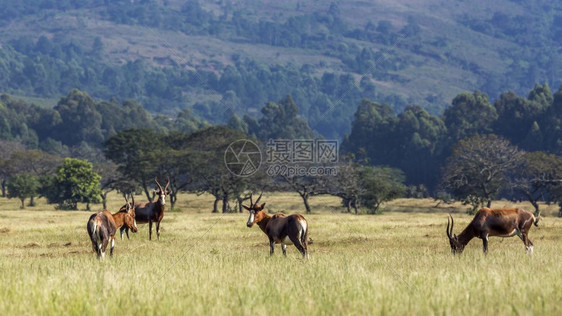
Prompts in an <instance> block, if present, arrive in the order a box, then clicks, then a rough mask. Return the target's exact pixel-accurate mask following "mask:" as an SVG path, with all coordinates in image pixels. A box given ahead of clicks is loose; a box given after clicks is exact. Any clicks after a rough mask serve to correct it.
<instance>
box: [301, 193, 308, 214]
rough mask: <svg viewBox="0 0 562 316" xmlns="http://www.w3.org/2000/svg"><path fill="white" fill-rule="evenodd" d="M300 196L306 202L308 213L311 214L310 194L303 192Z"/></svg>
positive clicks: (305, 206)
mask: <svg viewBox="0 0 562 316" xmlns="http://www.w3.org/2000/svg"><path fill="white" fill-rule="evenodd" d="M300 196H301V198H302V201H303V202H304V208H305V209H306V213H307V214H309V213H310V205H309V204H308V194H306V193H303V194H301V195H300Z"/></svg>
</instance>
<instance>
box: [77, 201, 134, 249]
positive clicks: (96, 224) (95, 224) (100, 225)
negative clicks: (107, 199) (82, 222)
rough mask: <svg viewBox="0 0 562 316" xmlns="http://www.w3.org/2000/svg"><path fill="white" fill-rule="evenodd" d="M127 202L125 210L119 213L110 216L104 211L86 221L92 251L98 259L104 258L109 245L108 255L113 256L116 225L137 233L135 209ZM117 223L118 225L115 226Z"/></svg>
mask: <svg viewBox="0 0 562 316" xmlns="http://www.w3.org/2000/svg"><path fill="white" fill-rule="evenodd" d="M132 205H133V204H130V203H129V202H128V201H127V206H128V207H127V210H125V211H119V212H117V213H115V214H111V213H110V212H109V211H107V210H104V211H101V212H98V213H95V214H92V216H90V219H89V220H88V225H87V229H88V234H89V235H90V240H91V241H92V249H93V250H94V252H95V253H97V255H98V258H101V259H104V258H105V250H106V248H107V245H108V244H109V243H111V246H110V251H109V255H110V256H113V248H114V247H115V232H116V231H117V228H118V227H119V226H118V225H124V226H127V227H128V228H130V229H131V230H132V231H133V232H136V231H137V226H136V223H135V219H134V216H135V209H134V208H133V207H132ZM117 223H119V224H117Z"/></svg>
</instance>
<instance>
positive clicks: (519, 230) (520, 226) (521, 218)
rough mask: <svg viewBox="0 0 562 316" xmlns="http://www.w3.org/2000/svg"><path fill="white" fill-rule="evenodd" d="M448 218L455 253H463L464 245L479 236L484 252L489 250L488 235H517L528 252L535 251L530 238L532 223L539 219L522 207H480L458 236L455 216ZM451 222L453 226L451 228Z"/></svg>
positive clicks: (449, 233) (452, 247) (449, 235)
mask: <svg viewBox="0 0 562 316" xmlns="http://www.w3.org/2000/svg"><path fill="white" fill-rule="evenodd" d="M449 217H450V218H451V220H450V222H449V219H447V237H448V238H449V243H450V244H451V250H452V252H453V254H456V253H459V254H460V253H462V251H463V250H464V247H465V246H466V245H467V244H468V243H469V242H470V241H471V240H472V238H474V237H477V238H480V239H482V243H483V250H484V253H487V252H488V237H490V236H499V237H513V236H515V235H517V236H518V237H519V238H521V240H522V241H523V243H524V244H525V249H526V251H527V254H529V253H533V243H532V242H531V240H530V239H529V236H528V235H529V229H530V228H531V225H532V224H535V226H537V222H538V220H537V219H535V216H533V214H532V213H530V212H527V211H525V210H522V209H520V208H514V209H489V208H482V209H480V210H479V211H478V212H477V213H476V215H475V216H474V218H473V219H472V221H471V222H470V224H468V226H466V228H465V229H464V230H463V231H462V232H461V233H460V234H459V235H458V236H457V235H453V225H454V221H453V217H452V216H451V214H449ZM449 224H450V226H451V228H450V229H449Z"/></svg>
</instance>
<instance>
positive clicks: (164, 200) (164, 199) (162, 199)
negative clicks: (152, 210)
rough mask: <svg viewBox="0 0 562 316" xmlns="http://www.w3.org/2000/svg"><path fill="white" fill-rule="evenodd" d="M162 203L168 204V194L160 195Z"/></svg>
mask: <svg viewBox="0 0 562 316" xmlns="http://www.w3.org/2000/svg"><path fill="white" fill-rule="evenodd" d="M160 204H162V205H166V194H162V195H160Z"/></svg>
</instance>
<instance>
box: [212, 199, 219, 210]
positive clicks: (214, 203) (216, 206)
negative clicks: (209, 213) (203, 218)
mask: <svg viewBox="0 0 562 316" xmlns="http://www.w3.org/2000/svg"><path fill="white" fill-rule="evenodd" d="M219 201H220V199H219V198H218V197H217V196H215V202H213V213H218V212H219V208H218V206H219Z"/></svg>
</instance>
